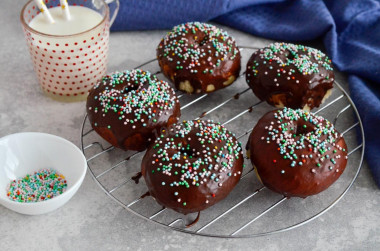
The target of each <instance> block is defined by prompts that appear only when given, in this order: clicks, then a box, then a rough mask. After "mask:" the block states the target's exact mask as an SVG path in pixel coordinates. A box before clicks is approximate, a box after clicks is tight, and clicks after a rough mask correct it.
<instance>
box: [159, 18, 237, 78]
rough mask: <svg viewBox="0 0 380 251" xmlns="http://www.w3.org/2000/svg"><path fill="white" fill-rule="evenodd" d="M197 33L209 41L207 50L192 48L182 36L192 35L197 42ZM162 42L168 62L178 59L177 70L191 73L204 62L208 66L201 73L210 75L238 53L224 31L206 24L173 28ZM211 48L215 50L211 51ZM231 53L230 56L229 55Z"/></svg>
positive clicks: (191, 23)
mask: <svg viewBox="0 0 380 251" xmlns="http://www.w3.org/2000/svg"><path fill="white" fill-rule="evenodd" d="M197 31H199V32H202V33H203V34H204V37H207V38H208V40H210V41H211V44H212V45H210V46H209V48H202V47H201V46H194V44H192V43H188V40H187V39H186V38H184V34H188V33H190V34H194V40H195V41H197V40H198V38H200V37H198V36H196V35H195V34H197ZM162 40H163V44H162V47H163V52H164V54H163V56H164V57H166V58H167V59H168V60H169V61H174V60H175V58H176V57H175V56H177V57H179V58H180V59H179V60H178V61H177V62H176V63H177V67H176V68H177V70H183V69H185V70H190V72H191V73H197V72H198V66H201V65H202V64H203V63H201V61H202V60H206V61H207V62H208V66H209V67H208V68H206V69H204V70H203V71H202V73H204V74H207V73H212V72H213V69H214V68H216V67H218V66H219V65H220V64H221V62H222V61H224V60H226V59H230V60H233V59H234V58H235V57H236V55H237V54H238V52H239V50H238V49H237V48H236V47H235V46H234V42H235V41H234V40H233V39H232V38H231V37H230V36H229V35H228V33H227V32H226V31H223V30H221V29H219V28H217V27H216V26H214V25H211V24H207V23H199V22H190V23H185V24H181V25H178V26H175V27H174V28H173V29H172V31H170V32H168V34H167V35H166V36H165V38H163V39H162ZM200 42H202V41H200ZM211 46H212V47H213V48H215V50H211ZM207 49H209V50H207ZM231 52H232V55H230V54H231Z"/></svg>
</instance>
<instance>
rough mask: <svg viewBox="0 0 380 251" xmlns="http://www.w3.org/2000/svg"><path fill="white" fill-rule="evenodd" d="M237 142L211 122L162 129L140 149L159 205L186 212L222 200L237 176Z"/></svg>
mask: <svg viewBox="0 0 380 251" xmlns="http://www.w3.org/2000/svg"><path fill="white" fill-rule="evenodd" d="M243 162H244V160H243V155H242V148H241V144H240V143H239V142H238V141H237V140H236V138H235V136H233V134H231V133H230V132H229V131H228V130H227V129H226V128H225V127H223V126H221V125H220V124H216V123H213V122H212V121H202V120H194V121H184V122H183V123H178V124H176V125H175V126H172V128H171V129H168V130H167V131H163V133H162V135H161V136H160V137H159V138H157V139H156V140H155V142H154V144H152V145H151V146H150V147H149V148H148V150H147V151H146V153H145V156H144V158H143V160H142V166H141V170H142V174H143V177H144V178H145V181H146V184H147V186H148V189H149V192H150V194H151V195H152V196H153V197H154V198H155V199H156V201H157V202H158V203H159V204H161V205H162V206H164V207H168V208H171V209H173V210H175V211H177V212H180V213H183V214H188V213H193V212H199V211H201V210H204V209H206V208H208V207H210V206H212V205H214V204H215V203H217V202H218V201H220V200H222V199H224V198H225V197H226V196H227V195H228V194H229V193H230V191H231V190H232V189H233V188H234V187H235V185H236V184H237V183H238V181H239V180H240V176H241V172H242V168H243Z"/></svg>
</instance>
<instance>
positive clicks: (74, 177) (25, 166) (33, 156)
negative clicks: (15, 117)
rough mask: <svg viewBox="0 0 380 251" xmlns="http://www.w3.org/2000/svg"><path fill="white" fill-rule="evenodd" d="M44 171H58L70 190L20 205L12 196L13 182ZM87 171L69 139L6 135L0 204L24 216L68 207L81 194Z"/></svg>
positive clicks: (0, 156) (0, 153) (0, 150)
mask: <svg viewBox="0 0 380 251" xmlns="http://www.w3.org/2000/svg"><path fill="white" fill-rule="evenodd" d="M42 169H45V170H49V169H51V170H55V171H57V173H59V174H62V175H63V176H64V177H65V180H66V181H67V187H66V190H65V191H64V192H63V193H62V194H59V195H57V196H54V197H53V198H51V199H48V200H43V201H38V202H18V201H13V200H11V199H10V198H9V197H8V195H9V194H8V187H9V184H10V183H11V182H14V181H15V180H16V181H17V180H18V179H20V178H23V177H26V175H28V174H29V175H33V174H34V173H35V172H38V171H40V170H42ZM86 170H87V162H86V159H85V157H84V155H83V153H82V152H81V151H80V150H79V148H78V147H77V146H75V145H74V144H73V143H71V142H70V141H68V140H66V139H63V138H60V137H58V136H55V135H51V134H46V133H38V132H24V133H16V134H11V135H8V136H5V137H3V138H1V139H0V204H1V205H3V206H4V207H6V208H8V209H11V210H13V211H15V212H18V213H21V214H29V215H39V214H45V213H48V212H51V211H53V210H55V209H57V208H59V207H61V206H62V205H64V204H65V203H66V202H67V201H69V200H70V199H71V197H72V196H73V195H74V194H75V193H76V192H77V191H78V189H79V187H80V185H81V184H82V182H83V179H84V176H85V174H86Z"/></svg>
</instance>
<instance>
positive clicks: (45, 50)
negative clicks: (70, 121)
mask: <svg viewBox="0 0 380 251" xmlns="http://www.w3.org/2000/svg"><path fill="white" fill-rule="evenodd" d="M44 3H46V6H47V8H48V9H49V8H53V7H57V6H60V1H59V0H44ZM69 3H70V5H73V6H82V7H87V8H90V9H92V10H94V11H96V12H97V13H99V14H100V15H101V16H102V21H101V22H100V23H98V24H95V25H94V26H93V27H92V28H91V29H89V30H86V31H84V32H81V33H77V34H73V35H49V34H44V33H41V32H38V31H36V30H34V29H33V28H31V27H30V26H29V23H30V22H31V20H32V19H33V18H34V17H36V16H37V15H38V14H39V13H40V10H39V9H38V7H37V5H36V4H35V3H34V1H33V0H31V1H29V2H28V3H27V4H26V5H25V6H24V8H23V9H22V11H21V16H20V19H21V23H22V26H23V29H24V34H25V38H26V41H27V45H28V48H29V52H30V55H31V58H32V61H33V66H34V70H35V72H36V74H37V77H38V80H39V83H40V86H41V88H42V91H43V92H44V93H45V94H46V95H47V96H49V97H51V98H53V99H55V100H59V101H64V102H72V101H81V100H85V99H86V97H87V94H88V91H89V90H90V89H91V87H92V86H93V85H94V84H95V83H96V82H97V81H99V80H100V79H101V78H102V77H103V76H104V75H105V73H106V70H107V56H108V41H109V33H110V31H109V28H110V26H111V25H112V23H113V21H114V20H115V18H116V15H117V12H118V9H119V1H118V0H114V1H112V0H111V1H110V0H108V1H107V3H109V4H111V5H114V6H108V4H107V3H106V2H105V1H104V0H72V1H69ZM110 7H112V10H113V11H112V12H113V14H112V16H111V17H110Z"/></svg>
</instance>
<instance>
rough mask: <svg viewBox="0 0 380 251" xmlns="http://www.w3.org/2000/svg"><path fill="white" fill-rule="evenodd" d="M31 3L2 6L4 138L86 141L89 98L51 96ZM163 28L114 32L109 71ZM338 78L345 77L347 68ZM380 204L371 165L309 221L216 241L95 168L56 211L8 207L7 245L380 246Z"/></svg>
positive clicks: (130, 63) (141, 56) (0, 213)
mask: <svg viewBox="0 0 380 251" xmlns="http://www.w3.org/2000/svg"><path fill="white" fill-rule="evenodd" d="M24 3H25V1H5V2H3V3H2V8H1V9H0V34H1V40H0V45H1V52H0V53H1V57H0V75H1V76H2V78H1V79H2V80H1V82H0V137H3V136H5V135H7V134H11V133H16V132H25V131H38V132H46V133H51V134H55V135H58V136H61V137H64V138H66V139H68V140H70V141H72V142H73V143H74V144H76V145H78V146H79V144H80V137H79V135H80V128H81V123H82V120H83V115H84V113H85V103H84V102H79V103H59V102H55V101H53V100H51V99H49V98H47V97H45V96H43V94H42V91H41V90H40V89H39V87H38V83H37V78H36V76H35V74H34V72H33V68H32V64H31V60H30V58H29V53H28V52H27V47H26V44H25V41H24V37H23V33H22V28H21V24H20V22H19V12H20V10H21V8H22V5H23V4H24ZM226 29H227V30H228V31H229V32H230V33H231V34H232V35H233V36H235V37H236V38H238V39H237V40H238V43H239V44H244V45H248V44H252V43H254V44H255V45H256V46H264V45H266V44H268V43H269V42H270V41H268V40H266V39H261V38H256V37H253V36H251V35H248V34H245V33H242V32H239V31H236V30H232V29H229V28H226ZM163 34H165V31H146V32H123V33H113V34H111V42H110V55H109V64H108V69H109V71H115V70H122V69H129V68H133V67H134V66H136V65H138V64H139V63H141V62H144V61H146V60H149V59H151V58H153V57H154V55H155V51H154V48H155V47H156V45H157V43H158V41H159V40H160V38H161V37H162V36H163ZM252 41H254V42H252ZM147 48H151V49H147ZM338 79H339V80H340V81H341V82H343V83H344V82H345V77H344V76H343V75H342V74H339V75H338ZM343 85H344V87H345V88H346V87H347V85H346V84H343ZM230 129H231V130H233V129H234V128H230ZM379 208H380V190H379V189H378V188H377V187H376V185H375V183H374V181H373V179H372V177H371V175H370V172H369V169H368V166H367V165H366V163H364V164H363V167H362V170H361V172H360V174H359V176H358V178H357V180H356V182H355V183H354V185H353V187H352V188H351V189H350V191H349V192H348V193H347V194H346V196H345V197H344V198H343V199H342V200H341V201H340V202H339V203H338V204H337V205H336V206H335V207H334V208H332V209H331V210H330V211H328V212H327V213H326V214H324V215H322V216H321V217H319V218H318V219H316V220H314V221H312V222H311V223H308V224H306V225H305V226H302V227H300V228H297V229H294V230H291V231H288V232H285V233H280V234H275V235H270V236H266V237H258V238H252V239H239V240H236V239H215V238H212V239H210V238H206V237H198V236H192V235H189V234H184V233H179V232H175V231H172V230H168V229H164V228H162V227H160V226H157V225H154V224H151V223H150V222H147V221H145V220H143V219H140V218H138V217H136V216H134V215H133V214H131V213H129V212H128V211H126V210H124V209H123V208H122V207H121V206H119V205H118V204H117V203H115V202H114V201H113V200H111V199H110V198H109V197H108V196H107V195H106V194H105V193H104V192H102V190H101V189H100V188H99V187H98V185H97V184H96V183H95V182H94V181H93V179H92V178H91V177H90V175H89V173H88V174H87V175H86V178H85V180H84V182H83V184H82V186H81V188H80V190H79V191H78V193H77V194H76V195H75V196H74V197H73V198H72V199H71V200H70V201H69V202H68V203H67V204H66V205H65V206H63V207H62V208H59V209H58V210H56V211H54V212H52V213H49V214H46V215H41V216H24V215H20V214H17V213H14V212H12V211H10V210H8V209H6V208H4V207H2V206H0V219H1V221H0V247H1V248H0V249H1V250H12V249H14V250H17V249H18V250H24V249H30V250H37V249H43V250H47V249H54V250H171V249H184V250H187V249H188V250H190V249H192V250H194V249H199V250H249V249H268V250H282V249H285V248H286V249H290V250H296V249H299V250H332V249H334V250H336V249H343V250H379V248H380V210H379ZM286 213H289V214H290V213H292V212H286ZM285 215H286V214H285Z"/></svg>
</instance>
